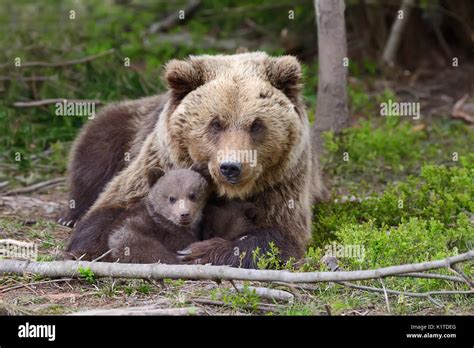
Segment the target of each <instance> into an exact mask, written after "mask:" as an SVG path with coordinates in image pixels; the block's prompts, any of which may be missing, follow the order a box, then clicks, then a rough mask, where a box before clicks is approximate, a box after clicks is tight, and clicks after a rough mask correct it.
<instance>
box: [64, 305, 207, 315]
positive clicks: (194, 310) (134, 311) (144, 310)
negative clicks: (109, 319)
mask: <svg viewBox="0 0 474 348" xmlns="http://www.w3.org/2000/svg"><path fill="white" fill-rule="evenodd" d="M202 312H203V311H202V310H201V309H200V308H198V307H185V308H156V307H155V306H142V307H123V308H99V309H91V310H88V311H81V312H75V313H71V314H69V315H165V316H175V315H177V316H182V315H198V314H202Z"/></svg>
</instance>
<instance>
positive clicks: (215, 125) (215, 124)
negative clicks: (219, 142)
mask: <svg viewBox="0 0 474 348" xmlns="http://www.w3.org/2000/svg"><path fill="white" fill-rule="evenodd" d="M211 127H212V129H213V130H214V131H216V132H218V131H220V130H222V125H221V123H220V122H219V121H218V120H214V121H212V123H211Z"/></svg>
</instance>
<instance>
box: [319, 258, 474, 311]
mask: <svg viewBox="0 0 474 348" xmlns="http://www.w3.org/2000/svg"><path fill="white" fill-rule="evenodd" d="M471 252H472V251H471ZM446 260H447V261H446V267H447V268H448V269H449V270H452V271H454V272H456V273H458V274H460V275H462V277H463V278H459V277H449V276H444V275H441V274H423V273H421V274H420V273H407V274H400V275H395V276H407V275H411V276H414V277H418V278H435V279H443V280H448V279H449V278H455V279H456V280H455V281H458V282H459V281H460V282H461V283H464V282H466V283H467V284H468V285H470V287H471V290H467V291H457V290H453V291H451V290H449V291H429V292H410V291H397V290H391V289H386V288H385V284H384V282H383V279H382V278H380V282H381V284H382V288H376V287H372V286H364V285H358V284H354V283H351V282H347V281H339V282H335V283H336V284H338V285H342V286H345V287H348V288H352V289H357V290H363V291H372V292H379V293H383V294H384V297H385V303H386V304H387V311H388V312H389V313H390V303H389V300H388V294H395V295H405V296H410V297H422V298H426V299H428V300H430V301H431V302H433V303H434V304H435V305H436V306H438V307H443V304H442V303H441V302H439V301H438V300H435V299H434V298H433V297H432V295H454V294H462V295H470V294H474V290H473V289H472V286H471V283H470V281H469V278H468V277H467V275H466V274H464V273H463V272H462V271H460V270H459V269H458V268H456V265H455V263H452V261H450V260H449V258H448V259H446ZM322 261H323V262H324V263H325V264H326V266H327V267H328V268H329V269H330V270H331V271H332V272H339V271H340V270H341V268H340V267H339V265H338V262H337V259H336V258H335V257H333V256H330V255H327V256H324V257H323V259H322ZM423 275H424V276H427V277H423ZM429 276H431V277H429Z"/></svg>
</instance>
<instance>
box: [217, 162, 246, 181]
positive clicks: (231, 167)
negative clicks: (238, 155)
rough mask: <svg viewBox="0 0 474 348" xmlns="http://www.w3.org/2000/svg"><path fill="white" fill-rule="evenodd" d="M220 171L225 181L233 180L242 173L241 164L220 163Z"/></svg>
mask: <svg viewBox="0 0 474 348" xmlns="http://www.w3.org/2000/svg"><path fill="white" fill-rule="evenodd" d="M220 170H221V173H222V175H224V176H225V177H226V178H227V179H235V178H238V177H239V175H240V173H242V164H240V163H238V162H224V163H221V165H220Z"/></svg>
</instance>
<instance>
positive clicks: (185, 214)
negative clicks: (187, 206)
mask: <svg viewBox="0 0 474 348" xmlns="http://www.w3.org/2000/svg"><path fill="white" fill-rule="evenodd" d="M190 216H191V214H190V213H189V212H183V213H181V214H179V217H180V218H181V219H189V217H190Z"/></svg>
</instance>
